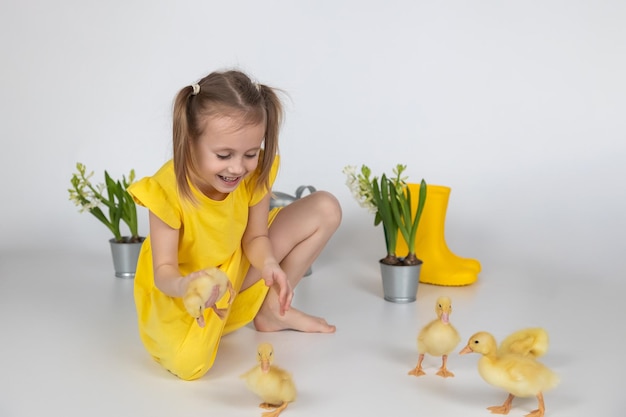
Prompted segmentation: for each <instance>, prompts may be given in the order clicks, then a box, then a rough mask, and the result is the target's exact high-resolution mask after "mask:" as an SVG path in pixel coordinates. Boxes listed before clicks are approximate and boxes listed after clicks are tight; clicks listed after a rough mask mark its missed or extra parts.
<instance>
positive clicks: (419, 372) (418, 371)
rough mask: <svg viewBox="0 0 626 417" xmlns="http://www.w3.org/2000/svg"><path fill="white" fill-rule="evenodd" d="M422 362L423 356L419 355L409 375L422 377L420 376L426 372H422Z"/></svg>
mask: <svg viewBox="0 0 626 417" xmlns="http://www.w3.org/2000/svg"><path fill="white" fill-rule="evenodd" d="M423 360H424V354H423V353H420V356H419V358H418V359H417V365H415V368H413V369H411V370H410V371H409V375H415V376H422V375H426V372H424V371H423V370H422V361H423Z"/></svg>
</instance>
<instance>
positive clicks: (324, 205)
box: [313, 191, 342, 229]
mask: <svg viewBox="0 0 626 417" xmlns="http://www.w3.org/2000/svg"><path fill="white" fill-rule="evenodd" d="M313 195H314V196H315V197H316V213H317V214H318V215H319V216H320V218H321V219H322V222H323V223H324V224H326V225H328V226H329V227H332V228H333V229H337V228H338V227H339V224H340V223H341V217H342V211H341V205H340V204H339V200H337V198H336V197H335V196H334V195H332V194H331V193H329V192H327V191H316V192H315V193H314V194H313Z"/></svg>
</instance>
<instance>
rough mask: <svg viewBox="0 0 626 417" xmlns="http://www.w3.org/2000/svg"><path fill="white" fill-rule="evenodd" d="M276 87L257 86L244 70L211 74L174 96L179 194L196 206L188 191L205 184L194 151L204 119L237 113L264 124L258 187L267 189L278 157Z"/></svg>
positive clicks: (280, 109) (279, 118) (279, 114)
mask: <svg viewBox="0 0 626 417" xmlns="http://www.w3.org/2000/svg"><path fill="white" fill-rule="evenodd" d="M276 91H278V90H276V89H274V88H271V87H268V86H266V85H262V84H257V83H255V82H253V81H252V80H251V79H250V77H248V76H247V75H246V74H244V73H243V72H241V71H237V70H230V71H225V72H212V73H211V74H209V75H207V76H206V77H204V78H203V79H201V80H200V81H198V82H197V83H196V84H194V85H189V86H187V87H184V88H183V89H182V90H180V91H179V92H178V94H177V95H176V99H175V101H174V114H173V118H174V120H173V145H174V149H173V151H174V157H173V159H174V171H175V173H176V183H177V186H178V192H179V194H180V195H181V196H182V197H183V198H184V199H186V200H188V201H191V202H195V198H194V196H193V194H192V192H191V188H190V187H189V182H191V183H192V184H194V186H196V187H197V188H198V187H202V186H203V185H206V183H205V181H204V180H203V179H202V176H201V175H200V171H199V169H198V161H197V158H196V153H195V152H194V148H195V145H196V143H197V141H198V139H199V138H200V136H201V135H202V127H203V124H202V122H203V120H205V118H206V117H212V116H217V115H236V116H238V117H241V120H242V123H244V124H258V123H263V122H265V138H264V141H263V148H264V151H263V152H262V153H261V156H260V157H261V160H260V161H259V165H258V166H257V169H256V172H255V173H254V177H255V178H256V184H255V187H256V188H259V187H265V188H266V189H269V177H270V171H271V168H272V164H273V163H274V159H275V158H276V155H277V154H278V133H279V130H280V125H281V123H282V119H283V107H282V103H281V102H280V99H279V98H278V95H277V94H276Z"/></svg>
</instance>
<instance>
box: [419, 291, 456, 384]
mask: <svg viewBox="0 0 626 417" xmlns="http://www.w3.org/2000/svg"><path fill="white" fill-rule="evenodd" d="M435 312H436V313H437V319H435V320H433V321H431V322H430V323H428V324H427V325H426V326H424V327H423V328H422V330H420V332H419V334H418V336H417V351H418V352H419V358H418V360H417V365H416V366H415V368H414V369H412V370H410V371H409V375H415V376H421V375H425V374H426V373H425V372H424V371H423V369H422V361H423V360H424V355H425V354H426V353H428V354H429V355H432V356H441V361H442V364H441V368H439V371H438V372H437V375H439V376H441V377H444V378H447V377H453V376H454V374H453V373H452V372H450V371H449V370H448V369H447V368H446V364H447V361H448V354H449V353H451V352H452V351H453V350H454V349H455V348H456V347H457V346H458V344H459V343H460V342H461V337H460V336H459V332H457V330H456V329H455V328H454V326H453V325H452V324H450V314H451V313H452V301H451V300H450V298H449V297H445V296H442V297H439V298H437V302H436V303H435Z"/></svg>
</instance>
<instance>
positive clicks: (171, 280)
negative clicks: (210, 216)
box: [150, 212, 191, 297]
mask: <svg viewBox="0 0 626 417" xmlns="http://www.w3.org/2000/svg"><path fill="white" fill-rule="evenodd" d="M150 241H151V243H152V266H153V268H154V284H155V285H156V287H157V288H158V289H159V290H161V291H162V292H163V293H164V294H166V295H169V296H170V297H182V296H183V295H184V294H185V290H186V289H187V284H188V283H189V280H190V279H191V276H189V275H188V276H186V277H181V276H180V271H179V269H178V229H174V228H172V227H170V226H168V225H167V224H166V223H165V222H164V221H163V220H161V219H159V218H158V217H157V216H156V215H155V214H154V213H152V212H150Z"/></svg>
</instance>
